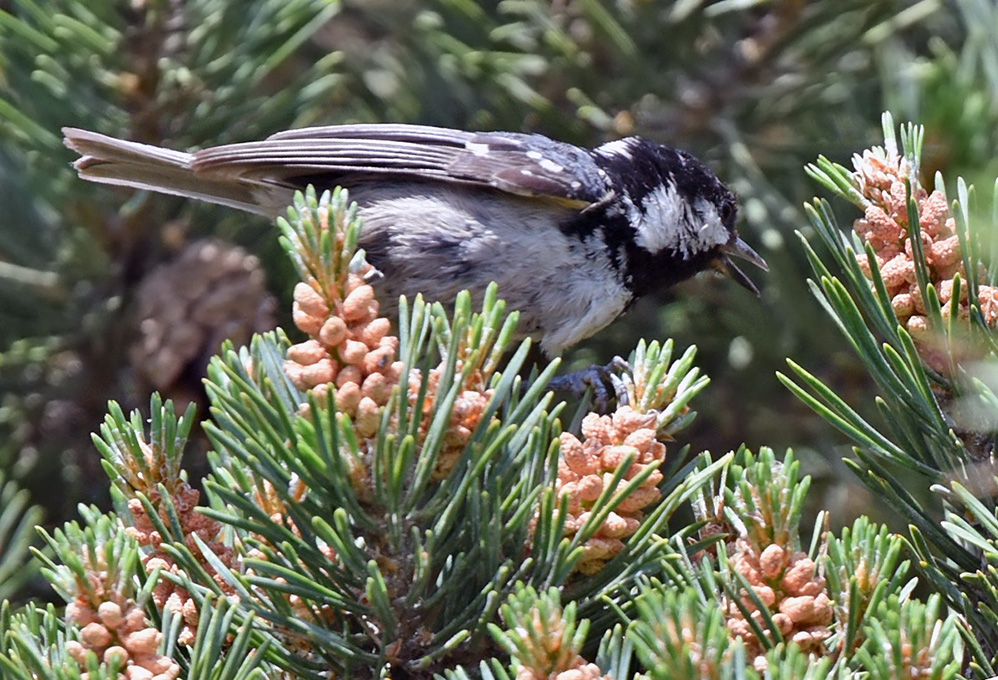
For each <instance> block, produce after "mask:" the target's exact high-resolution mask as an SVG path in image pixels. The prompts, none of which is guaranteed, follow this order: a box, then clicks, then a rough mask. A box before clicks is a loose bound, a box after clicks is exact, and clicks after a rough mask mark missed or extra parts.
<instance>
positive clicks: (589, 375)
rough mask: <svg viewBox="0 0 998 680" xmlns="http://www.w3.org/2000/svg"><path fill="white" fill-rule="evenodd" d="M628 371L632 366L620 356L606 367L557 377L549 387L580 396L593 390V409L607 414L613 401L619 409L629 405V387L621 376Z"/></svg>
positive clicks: (590, 368)
mask: <svg viewBox="0 0 998 680" xmlns="http://www.w3.org/2000/svg"><path fill="white" fill-rule="evenodd" d="M628 370H630V365H629V364H628V363H627V362H626V361H625V360H624V359H623V358H621V357H619V356H618V357H614V358H613V361H611V362H610V363H609V364H606V365H605V366H597V365H595V364H594V365H592V366H589V367H588V368H584V369H582V370H581V371H575V372H574V373H568V374H566V375H559V376H556V377H555V378H553V379H552V380H551V382H550V383H549V384H548V387H549V388H550V389H552V390H555V391H558V392H573V393H575V394H577V395H579V396H582V395H584V394H585V393H586V392H587V391H588V390H589V389H590V388H591V389H592V391H593V408H594V409H595V410H596V411H598V412H600V413H607V412H608V411H609V410H610V401H611V399H614V400H615V401H616V404H617V406H618V407H620V406H626V405H627V401H628V399H627V385H626V384H625V383H624V381H623V379H621V377H620V374H621V373H624V372H626V371H628ZM611 390H612V397H611Z"/></svg>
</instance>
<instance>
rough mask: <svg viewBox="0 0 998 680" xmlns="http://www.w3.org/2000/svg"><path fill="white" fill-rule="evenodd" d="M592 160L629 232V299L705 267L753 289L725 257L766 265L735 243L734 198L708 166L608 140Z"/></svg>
mask: <svg viewBox="0 0 998 680" xmlns="http://www.w3.org/2000/svg"><path fill="white" fill-rule="evenodd" d="M595 154H596V157H597V158H598V159H599V162H600V164H601V165H602V167H603V169H604V170H605V171H606V172H607V174H608V175H609V177H610V180H611V182H612V183H613V185H614V186H616V187H620V188H621V189H622V191H623V194H624V195H623V196H621V197H620V198H621V200H622V202H623V205H624V206H625V210H626V212H627V219H628V223H629V225H630V226H631V227H632V228H633V230H634V232H633V234H632V242H631V245H630V246H629V247H628V264H629V268H630V270H631V271H630V272H629V273H630V275H631V277H632V278H633V279H634V282H633V288H634V290H635V293H636V294H638V295H641V294H643V293H646V292H648V291H649V290H651V289H652V288H657V287H661V286H663V285H665V286H668V285H671V284H673V283H677V282H679V281H681V280H683V279H686V278H689V277H691V276H693V275H694V274H696V273H698V272H700V271H702V270H704V269H708V268H714V269H717V270H719V271H722V272H724V273H726V274H728V275H730V276H732V277H733V278H735V280H737V281H738V282H739V283H741V284H742V285H745V286H746V287H748V288H749V289H750V290H753V291H756V289H755V286H753V285H752V282H751V281H750V280H749V279H748V278H747V277H746V276H745V275H744V274H742V272H741V271H740V270H739V269H738V268H737V267H735V266H734V264H732V262H731V260H730V257H739V258H742V259H745V260H748V261H749V262H752V263H753V264H755V265H757V266H759V267H762V268H764V269H765V268H766V263H765V261H764V260H763V259H762V258H761V257H759V255H757V254H756V253H755V252H754V251H753V250H752V249H751V248H750V247H749V246H748V245H747V244H746V243H745V242H744V241H742V240H741V239H740V238H739V237H738V232H737V231H736V230H735V220H736V219H737V216H738V204H737V201H736V199H735V195H734V194H733V193H732V192H731V190H730V189H728V187H726V186H725V185H724V183H723V182H721V180H719V179H718V178H717V175H715V174H714V173H713V172H711V170H710V169H709V168H708V167H707V166H705V165H704V164H703V163H701V162H700V161H699V160H697V159H696V158H695V157H693V156H692V155H690V154H688V153H686V152H685V151H681V150H679V149H674V148H672V147H669V146H664V145H661V144H655V143H652V142H649V141H647V140H644V139H641V138H639V137H629V138H627V139H621V140H617V141H614V142H609V143H607V144H604V145H602V146H600V147H598V148H597V149H596V150H595ZM756 292H757V291H756Z"/></svg>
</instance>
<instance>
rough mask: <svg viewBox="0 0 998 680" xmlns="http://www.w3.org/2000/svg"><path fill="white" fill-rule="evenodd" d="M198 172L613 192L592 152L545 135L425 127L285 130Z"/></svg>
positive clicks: (201, 160) (577, 194)
mask: <svg viewBox="0 0 998 680" xmlns="http://www.w3.org/2000/svg"><path fill="white" fill-rule="evenodd" d="M192 169H193V170H194V172H195V173H197V174H199V175H202V176H205V177H219V178H221V177H230V178H233V179H235V178H240V179H245V180H249V181H260V182H263V183H276V184H283V185H287V186H293V187H300V186H303V185H304V184H306V183H308V182H312V183H316V182H320V181H321V182H322V183H323V184H330V183H333V182H342V183H343V184H345V185H346V186H348V187H349V184H350V178H351V177H353V178H366V179H368V180H369V179H371V177H372V176H386V177H388V176H391V177H398V178H403V179H410V180H413V179H414V180H433V181H440V182H448V183H457V184H465V185H473V186H482V187H491V188H494V189H499V190H502V191H506V192H509V193H513V194H518V195H525V196H543V197H550V198H556V199H563V200H568V201H573V202H580V203H583V204H589V203H596V202H599V201H601V200H604V199H606V197H607V195H608V194H609V193H610V187H609V185H608V183H607V181H606V175H605V173H604V172H603V171H602V170H601V169H600V168H599V167H598V166H597V165H596V163H595V161H594V160H593V158H592V155H591V154H590V152H589V151H588V150H586V149H582V148H579V147H576V146H573V145H571V144H564V143H561V142H555V141H553V140H550V139H548V138H546V137H543V136H541V135H523V134H516V133H508V132H485V133H480V132H479V133H476V132H463V131H460V130H451V129H447V128H438V127H429V126H422V125H401V124H399V125H395V124H374V125H333V126H327V127H313V128H301V129H298V130H289V131H287V132H280V133H277V134H275V135H272V136H271V137H268V138H267V139H265V140H263V141H259V142H248V143H243V144H229V145H225V146H218V147H213V148H210V149H205V150H203V151H199V152H197V153H195V154H194V160H193V163H192Z"/></svg>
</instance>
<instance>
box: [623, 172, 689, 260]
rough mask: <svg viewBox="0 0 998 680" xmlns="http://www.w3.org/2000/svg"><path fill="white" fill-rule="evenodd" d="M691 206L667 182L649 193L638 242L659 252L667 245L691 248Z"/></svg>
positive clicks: (683, 250) (643, 204) (645, 201)
mask: <svg viewBox="0 0 998 680" xmlns="http://www.w3.org/2000/svg"><path fill="white" fill-rule="evenodd" d="M688 210H689V206H688V205H687V204H686V202H685V201H683V199H682V197H681V196H680V195H679V192H678V191H676V189H675V187H674V186H673V185H663V186H660V187H658V188H656V189H655V190H654V191H652V192H651V193H650V194H648V195H647V196H645V198H644V200H643V201H642V202H641V207H640V212H641V223H642V225H641V228H640V229H638V233H637V243H638V245H639V246H641V247H642V248H644V249H645V250H647V251H649V252H652V253H658V252H661V251H663V250H665V249H669V250H675V251H679V252H684V253H686V252H689V250H690V249H691V246H693V245H694V243H692V241H693V240H694V239H692V238H690V237H693V236H695V234H690V233H688V232H689V231H690V224H689V214H688V212H687V211H688Z"/></svg>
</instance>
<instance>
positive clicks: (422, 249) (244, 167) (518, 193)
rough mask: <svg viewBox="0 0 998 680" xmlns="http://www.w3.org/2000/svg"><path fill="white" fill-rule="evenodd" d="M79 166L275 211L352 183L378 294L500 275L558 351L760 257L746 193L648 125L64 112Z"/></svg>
mask: <svg viewBox="0 0 998 680" xmlns="http://www.w3.org/2000/svg"><path fill="white" fill-rule="evenodd" d="M63 132H64V133H65V136H66V140H65V141H66V144H67V146H69V147H70V148H71V149H73V150H75V151H77V152H78V153H80V154H81V156H82V157H81V158H80V159H79V160H77V161H76V163H75V167H76V169H77V170H78V171H79V174H80V177H82V178H84V179H88V180H92V181H95V182H105V183H108V184H118V185H124V186H129V187H135V188H139V189H149V190H152V191H159V192H164V193H168V194H176V195H180V196H187V197H193V198H199V199H203V200H206V201H211V202H214V203H220V204H223V205H227V206H232V207H235V208H240V209H243V210H248V211H250V212H255V213H261V214H264V215H269V216H275V215H277V214H280V213H282V212H283V211H284V209H285V208H286V206H287V205H289V204H290V203H291V198H292V193H293V191H295V190H297V189H302V188H304V187H305V186H306V185H308V184H314V185H316V187H317V188H319V189H320V190H321V189H326V188H332V187H334V186H336V185H341V186H344V187H346V188H347V189H348V190H349V191H350V196H351V198H352V199H353V200H356V201H357V202H358V204H359V206H360V215H361V217H362V218H363V219H364V228H363V230H362V235H361V246H362V247H363V248H364V249H365V250H366V251H367V256H368V260H369V261H370V262H371V263H372V264H373V265H374V266H375V267H376V268H378V269H379V270H380V271H381V272H382V273H383V274H384V279H383V280H382V281H381V282H380V284H379V285H380V291H379V298H380V299H381V300H383V301H384V302H386V303H387V302H390V301H392V300H396V299H397V298H398V296H399V295H401V294H407V295H413V294H415V293H417V292H420V293H423V294H424V295H425V296H426V297H428V298H429V299H433V300H440V301H442V302H444V303H449V302H451V301H453V300H454V297H455V296H456V294H457V293H458V291H460V290H462V289H466V288H467V289H470V290H471V291H472V293H474V294H477V295H478V296H479V297H480V296H481V294H482V293H483V292H484V290H485V287H486V285H487V284H488V283H489V282H490V281H495V282H497V283H498V284H499V292H500V295H501V296H502V297H503V298H505V299H506V300H507V302H508V303H509V305H510V306H511V307H512V308H513V309H517V310H519V311H520V313H521V317H520V318H521V326H520V329H521V331H522V332H523V334H524V335H529V336H531V337H533V338H535V339H537V340H539V341H540V344H541V348H542V349H543V350H544V351H545V353H547V354H549V355H557V354H559V353H560V352H561V351H562V350H563V349H565V348H566V347H568V346H570V345H572V344H574V343H576V342H578V341H579V340H582V339H584V338H587V337H589V336H590V335H592V334H593V333H595V332H596V331H598V330H600V329H601V328H603V327H605V326H606V325H608V324H609V323H610V322H612V321H613V320H614V319H616V318H617V317H618V316H620V315H621V314H622V313H623V312H624V311H625V310H626V309H627V308H628V307H629V306H630V305H631V304H632V303H633V302H634V301H635V300H636V299H638V298H639V297H641V296H642V295H644V294H646V293H648V292H650V291H652V290H654V289H657V288H662V287H666V286H670V285H672V284H674V283H677V282H679V281H682V280H684V279H687V278H689V277H691V276H693V275H694V274H696V273H697V272H700V271H702V270H704V269H707V268H714V269H717V270H720V271H722V272H724V273H726V274H728V275H730V276H732V277H733V278H735V279H736V280H737V281H738V282H739V283H741V284H742V285H745V286H746V287H748V288H749V289H750V290H753V291H755V287H754V286H753V285H752V283H751V281H750V280H749V279H748V278H747V277H746V276H745V275H744V274H743V273H742V272H741V271H740V270H739V269H738V268H737V267H736V266H735V265H734V264H733V263H732V262H731V259H730V258H731V257H737V258H742V259H744V260H747V261H749V262H751V263H753V264H755V265H757V266H759V267H762V268H763V269H766V263H765V261H764V260H763V259H762V258H761V257H759V255H757V254H756V253H755V252H754V251H753V250H752V249H751V248H750V247H749V246H748V245H747V244H746V243H745V242H744V241H742V240H741V239H740V238H739V237H738V234H737V232H736V231H735V217H736V215H737V205H736V203H735V196H734V194H732V193H731V191H730V190H728V188H727V187H725V185H724V184H722V183H721V181H720V180H719V179H718V178H717V177H716V176H715V175H714V174H713V173H712V172H711V171H710V170H709V169H708V168H707V167H706V166H704V165H703V164H702V163H701V162H700V161H698V160H697V159H696V158H694V157H693V156H691V155H690V154H688V153H686V152H684V151H680V150H679V149H674V148H672V147H669V146H664V145H661V144H655V143H652V142H649V141H647V140H644V139H641V138H639V137H628V138H626V139H619V140H616V141H612V142H609V143H607V144H603V145H602V146H599V147H596V148H595V149H585V148H580V147H577V146H573V145H571V144H565V143H562V142H557V141H553V140H551V139H548V138H547V137H544V136H542V135H536V134H517V133H509V132H463V131H459V130H450V129H446V128H437V127H426V126H419V125H395V124H384V125H377V124H374V125H336V126H328V127H313V128H302V129H298V130H289V131H287V132H281V133H278V134H275V135H273V136H271V137H268V138H267V139H265V140H263V141H259V142H248V143H242V144H227V145H224V146H216V147H211V148H208V149H204V150H202V151H197V152H195V153H185V152H181V151H172V150H169V149H164V148H160V147H155V146H149V145H146V144H139V143H136V142H128V141H123V140H119V139H115V138H112V137H107V136H104V135H100V134H97V133H94V132H88V131H85V130H78V129H73V128H66V129H64V130H63Z"/></svg>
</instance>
